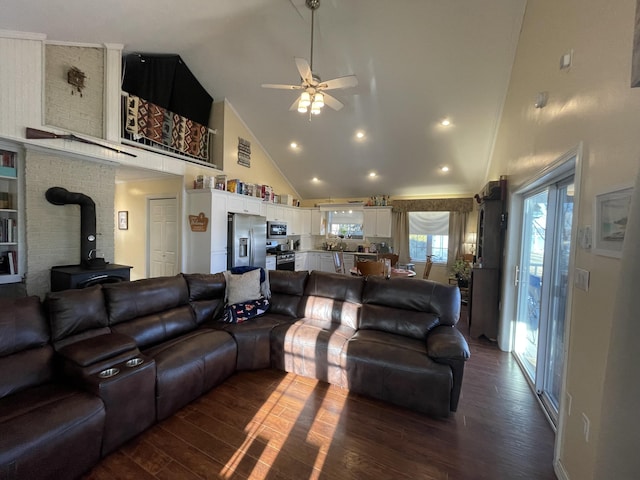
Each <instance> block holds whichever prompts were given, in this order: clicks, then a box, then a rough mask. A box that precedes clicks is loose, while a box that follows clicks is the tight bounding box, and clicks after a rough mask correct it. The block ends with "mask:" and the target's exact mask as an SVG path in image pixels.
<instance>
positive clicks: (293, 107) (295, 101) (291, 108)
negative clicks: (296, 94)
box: [289, 98, 300, 112]
mask: <svg viewBox="0 0 640 480" xmlns="http://www.w3.org/2000/svg"><path fill="white" fill-rule="evenodd" d="M299 101H300V99H299V98H296V99H295V100H294V101H293V103H292V104H291V106H290V107H289V111H290V112H293V111H294V110H298V102H299Z"/></svg>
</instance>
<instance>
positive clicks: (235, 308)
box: [222, 298, 269, 323]
mask: <svg viewBox="0 0 640 480" xmlns="http://www.w3.org/2000/svg"><path fill="white" fill-rule="evenodd" d="M268 309H269V300H267V299H266V298H261V299H259V300H253V301H250V302H243V303H236V304H235V305H229V306H228V307H226V308H225V309H224V316H223V317H222V321H223V322H227V323H242V322H246V321H247V320H251V319H252V318H255V317H258V316H260V315H262V314H263V313H266V312H267V310H268Z"/></svg>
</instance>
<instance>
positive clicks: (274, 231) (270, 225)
mask: <svg viewBox="0 0 640 480" xmlns="http://www.w3.org/2000/svg"><path fill="white" fill-rule="evenodd" d="M286 238H287V223H286V222H267V239H268V240H279V239H286Z"/></svg>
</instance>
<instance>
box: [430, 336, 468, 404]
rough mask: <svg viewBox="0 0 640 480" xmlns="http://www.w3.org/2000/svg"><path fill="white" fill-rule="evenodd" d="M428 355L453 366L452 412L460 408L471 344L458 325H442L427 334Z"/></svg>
mask: <svg viewBox="0 0 640 480" xmlns="http://www.w3.org/2000/svg"><path fill="white" fill-rule="evenodd" d="M427 355H428V356H429V357H430V358H432V359H433V360H434V361H436V362H438V363H444V364H446V365H449V366H450V367H451V372H452V373H453V386H452V387H451V400H450V405H449V408H450V409H451V411H452V412H455V411H456V410H457V409H458V400H460V392H461V390H462V377H463V375H464V363H465V362H466V361H467V360H468V359H469V357H470V355H471V354H470V352H469V345H468V344H467V341H466V340H465V339H464V336H463V335H462V333H460V331H459V330H458V329H457V328H456V327H451V326H448V325H441V326H438V327H436V328H434V329H433V330H431V331H430V332H429V335H427Z"/></svg>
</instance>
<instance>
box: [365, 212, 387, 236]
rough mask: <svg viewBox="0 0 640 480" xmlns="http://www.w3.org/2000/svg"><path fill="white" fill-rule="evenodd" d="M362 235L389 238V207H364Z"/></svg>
mask: <svg viewBox="0 0 640 480" xmlns="http://www.w3.org/2000/svg"><path fill="white" fill-rule="evenodd" d="M364 236H365V237H367V238H375V237H384V238H391V207H367V208H365V209H364Z"/></svg>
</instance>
